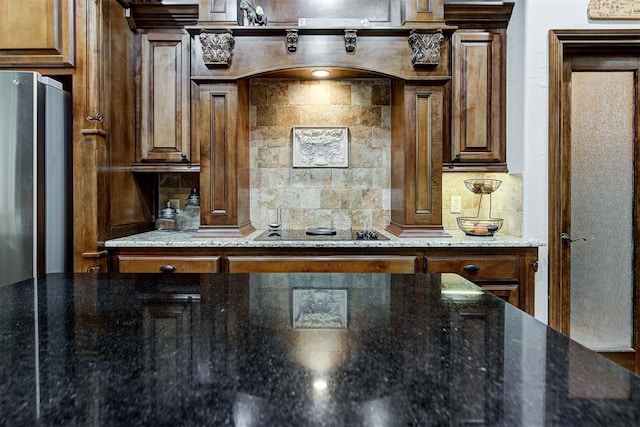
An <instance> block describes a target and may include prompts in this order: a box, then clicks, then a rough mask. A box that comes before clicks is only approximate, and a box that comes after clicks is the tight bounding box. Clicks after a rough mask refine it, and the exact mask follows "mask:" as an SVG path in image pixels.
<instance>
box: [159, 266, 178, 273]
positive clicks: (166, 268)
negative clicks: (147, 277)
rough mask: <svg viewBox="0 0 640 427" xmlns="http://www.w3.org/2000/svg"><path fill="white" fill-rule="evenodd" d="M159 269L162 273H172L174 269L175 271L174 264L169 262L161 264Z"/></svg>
mask: <svg viewBox="0 0 640 427" xmlns="http://www.w3.org/2000/svg"><path fill="white" fill-rule="evenodd" d="M160 271H162V272H163V273H173V272H174V271H176V266H175V265H171V264H167V265H161V266H160Z"/></svg>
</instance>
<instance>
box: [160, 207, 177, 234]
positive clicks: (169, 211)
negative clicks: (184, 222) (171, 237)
mask: <svg viewBox="0 0 640 427" xmlns="http://www.w3.org/2000/svg"><path fill="white" fill-rule="evenodd" d="M156 229H157V230H161V231H177V230H179V229H180V227H179V223H178V212H177V211H176V210H175V209H174V208H172V207H171V202H167V206H166V207H165V208H164V209H162V210H161V211H160V214H159V215H158V219H157V220H156Z"/></svg>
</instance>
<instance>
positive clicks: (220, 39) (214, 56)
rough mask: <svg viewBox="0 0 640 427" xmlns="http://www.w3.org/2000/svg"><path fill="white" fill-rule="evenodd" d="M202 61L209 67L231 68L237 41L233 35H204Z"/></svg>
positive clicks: (201, 39) (202, 37)
mask: <svg viewBox="0 0 640 427" xmlns="http://www.w3.org/2000/svg"><path fill="white" fill-rule="evenodd" d="M200 43H202V59H203V60H204V64H205V65H206V66H207V67H210V66H227V67H228V66H229V64H230V63H231V56H232V51H233V46H234V43H235V40H234V38H233V35H232V34H231V33H217V34H212V33H202V34H200Z"/></svg>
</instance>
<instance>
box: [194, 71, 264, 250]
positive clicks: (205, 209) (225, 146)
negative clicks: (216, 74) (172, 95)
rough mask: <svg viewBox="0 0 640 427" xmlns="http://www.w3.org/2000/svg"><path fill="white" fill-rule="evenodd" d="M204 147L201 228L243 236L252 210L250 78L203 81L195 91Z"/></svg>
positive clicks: (211, 232) (219, 234)
mask: <svg viewBox="0 0 640 427" xmlns="http://www.w3.org/2000/svg"><path fill="white" fill-rule="evenodd" d="M194 98H195V99H194V110H195V111H196V113H195V114H196V129H197V137H198V143H199V145H200V150H201V163H200V209H201V212H202V214H201V226H200V230H199V231H198V234H199V235H201V236H212V237H243V236H246V235H248V234H249V233H251V232H252V231H254V230H255V229H254V228H253V226H252V225H251V221H250V216H249V206H250V194H249V82H248V81H246V80H241V81H238V82H236V83H203V84H200V85H196V88H195V96H194Z"/></svg>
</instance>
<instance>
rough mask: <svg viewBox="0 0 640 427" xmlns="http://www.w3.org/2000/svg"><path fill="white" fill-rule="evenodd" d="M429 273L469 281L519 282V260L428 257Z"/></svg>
mask: <svg viewBox="0 0 640 427" xmlns="http://www.w3.org/2000/svg"><path fill="white" fill-rule="evenodd" d="M425 265H426V269H427V273H456V274H459V275H461V276H463V277H465V278H467V279H469V280H472V281H473V280H509V281H517V280H518V258H517V257H516V256H509V255H504V256H501V255H492V256H486V257H485V256H474V257H469V258H466V257H465V258H462V257H427V258H426V259H425Z"/></svg>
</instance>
